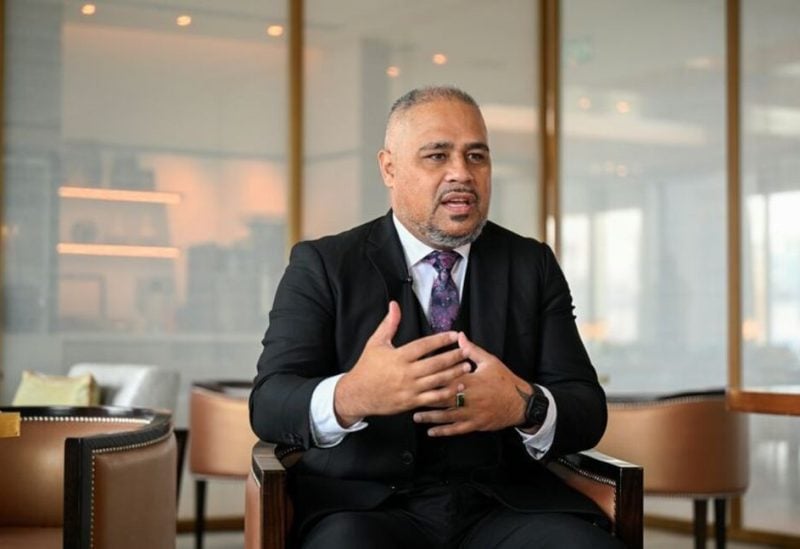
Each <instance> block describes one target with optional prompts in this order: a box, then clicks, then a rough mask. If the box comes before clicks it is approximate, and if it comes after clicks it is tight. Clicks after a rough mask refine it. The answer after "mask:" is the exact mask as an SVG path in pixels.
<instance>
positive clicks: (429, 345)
mask: <svg viewBox="0 0 800 549" xmlns="http://www.w3.org/2000/svg"><path fill="white" fill-rule="evenodd" d="M456 341H458V333H457V332H441V333H438V334H433V335H429V336H426V337H421V338H419V339H415V340H414V341H411V342H409V343H406V344H405V345H403V346H402V347H400V351H401V354H402V356H403V358H405V359H406V360H408V361H409V362H413V361H415V360H418V359H419V358H421V357H423V356H425V355H428V354H431V353H432V352H433V351H436V350H437V349H441V348H442V347H446V346H448V345H452V344H453V343H455V342H456Z"/></svg>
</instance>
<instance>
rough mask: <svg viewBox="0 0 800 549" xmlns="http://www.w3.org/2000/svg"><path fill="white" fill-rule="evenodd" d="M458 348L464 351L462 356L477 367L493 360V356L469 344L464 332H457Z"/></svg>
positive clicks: (471, 343) (473, 344)
mask: <svg viewBox="0 0 800 549" xmlns="http://www.w3.org/2000/svg"><path fill="white" fill-rule="evenodd" d="M458 347H459V348H460V349H462V350H463V351H464V356H465V357H466V358H468V359H470V360H471V361H473V362H474V363H475V364H477V365H479V366H480V364H481V363H484V362H488V361H489V360H491V359H493V358H495V357H494V355H493V354H491V353H490V352H488V351H486V350H484V349H483V348H481V347H480V346H478V345H476V344H475V343H473V342H471V341H470V340H469V339H468V338H467V336H466V334H465V333H464V332H458Z"/></svg>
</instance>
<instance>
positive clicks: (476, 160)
mask: <svg viewBox="0 0 800 549" xmlns="http://www.w3.org/2000/svg"><path fill="white" fill-rule="evenodd" d="M467 160H469V161H470V162H472V163H473V164H483V163H484V162H486V160H487V155H486V153H484V152H470V153H467Z"/></svg>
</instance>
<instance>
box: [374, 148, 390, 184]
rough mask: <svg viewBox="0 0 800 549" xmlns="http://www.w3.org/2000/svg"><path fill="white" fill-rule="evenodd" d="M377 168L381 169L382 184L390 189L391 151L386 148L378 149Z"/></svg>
mask: <svg viewBox="0 0 800 549" xmlns="http://www.w3.org/2000/svg"><path fill="white" fill-rule="evenodd" d="M378 168H379V169H380V171H381V177H382V178H383V184H384V185H386V186H387V187H389V188H390V189H391V188H392V187H394V161H393V159H392V152H391V151H389V150H387V149H381V150H380V151H378Z"/></svg>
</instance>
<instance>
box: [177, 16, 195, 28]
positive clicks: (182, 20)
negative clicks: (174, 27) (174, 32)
mask: <svg viewBox="0 0 800 549" xmlns="http://www.w3.org/2000/svg"><path fill="white" fill-rule="evenodd" d="M175 22H176V23H177V24H178V26H179V27H188V26H189V25H191V24H192V16H191V15H179V16H178V18H177V19H175Z"/></svg>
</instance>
